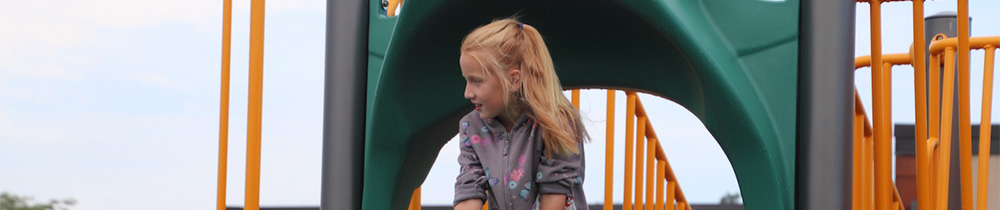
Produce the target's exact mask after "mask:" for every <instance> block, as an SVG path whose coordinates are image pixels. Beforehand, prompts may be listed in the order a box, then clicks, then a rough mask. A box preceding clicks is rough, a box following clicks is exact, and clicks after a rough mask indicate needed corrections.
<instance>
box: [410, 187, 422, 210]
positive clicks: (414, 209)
mask: <svg viewBox="0 0 1000 210" xmlns="http://www.w3.org/2000/svg"><path fill="white" fill-rule="evenodd" d="M409 210H420V188H419V187H418V188H417V189H416V190H413V196H410V208H409Z"/></svg>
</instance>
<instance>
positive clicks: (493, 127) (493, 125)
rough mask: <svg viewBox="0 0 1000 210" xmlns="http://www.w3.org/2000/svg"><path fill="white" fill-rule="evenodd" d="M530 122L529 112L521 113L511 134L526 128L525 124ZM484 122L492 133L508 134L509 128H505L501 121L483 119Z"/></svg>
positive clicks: (512, 127)
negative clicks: (523, 127)
mask: <svg viewBox="0 0 1000 210" xmlns="http://www.w3.org/2000/svg"><path fill="white" fill-rule="evenodd" d="M529 120H530V117H528V112H527V111H524V112H521V114H520V116H518V117H517V120H514V125H513V126H511V128H510V130H511V132H514V131H515V130H517V129H518V128H519V127H521V126H524V124H525V123H527V122H528V121H529ZM483 122H484V123H483V124H485V125H486V127H488V128H489V129H490V131H491V132H493V133H494V135H500V134H503V133H507V128H505V127H503V123H500V120H499V119H497V118H496V117H494V118H490V119H483Z"/></svg>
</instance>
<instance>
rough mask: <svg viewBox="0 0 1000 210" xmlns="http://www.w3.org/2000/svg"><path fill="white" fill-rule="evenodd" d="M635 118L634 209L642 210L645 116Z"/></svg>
mask: <svg viewBox="0 0 1000 210" xmlns="http://www.w3.org/2000/svg"><path fill="white" fill-rule="evenodd" d="M636 101H638V100H636ZM636 104H640V103H638V102H637V103H636ZM636 108H637V109H638V108H639V107H638V106H636ZM637 117H638V119H637V120H636V121H635V122H636V124H638V125H637V126H636V128H637V130H638V131H636V132H635V209H637V210H638V209H643V203H642V181H644V180H643V179H642V175H643V174H642V169H643V162H644V161H643V160H645V156H643V152H645V151H646V148H645V143H646V141H645V139H646V116H645V115H639V116H637Z"/></svg>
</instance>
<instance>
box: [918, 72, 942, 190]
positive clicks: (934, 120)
mask: <svg viewBox="0 0 1000 210" xmlns="http://www.w3.org/2000/svg"><path fill="white" fill-rule="evenodd" d="M928 59H929V61H930V66H928V73H930V75H929V77H930V83H929V86H930V88H929V89H930V91H929V92H928V93H929V94H928V95H929V97H930V100H928V106H929V107H928V108H929V111H928V112H927V113H928V116H927V118H928V123H927V130H928V131H927V135H928V139H934V140H935V141H940V139H941V134H940V133H941V122H940V121H941V119H940V118H941V83H940V80H941V76H940V75H941V55H939V54H931V55H930V57H929V58H928ZM925 145H930V144H929V143H928V144H925ZM924 149H925V150H923V151H930V152H928V153H925V154H930V155H925V156H926V158H925V160H926V161H925V163H926V165H925V167H924V168H922V169H921V168H917V169H918V170H919V171H918V173H921V174H926V175H927V176H926V178H925V182H924V184H925V185H922V186H921V185H917V190H918V193H917V196H920V195H921V192H923V193H922V194H924V195H926V196H924V199H925V200H923V201H921V200H919V199H920V198H919V197H918V202H920V203H919V204H918V206H925V207H918V208H921V209H923V210H930V209H934V207H936V206H937V204H936V203H937V194H936V192H937V191H936V190H935V189H936V188H937V184H936V183H937V174H936V173H937V161H938V157H937V155H935V154H936V153H935V152H934V151H937V149H938V148H937V147H936V146H935V147H929V146H924Z"/></svg>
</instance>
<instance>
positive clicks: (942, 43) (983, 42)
mask: <svg viewBox="0 0 1000 210" xmlns="http://www.w3.org/2000/svg"><path fill="white" fill-rule="evenodd" d="M987 45H992V46H994V47H1000V36H986V37H972V38H969V49H983V48H986V46H987ZM948 47H955V48H958V38H947V39H942V40H936V41H933V42H931V46H930V50H929V51H928V52H930V53H931V54H939V53H941V52H944V49H945V48H948Z"/></svg>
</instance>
